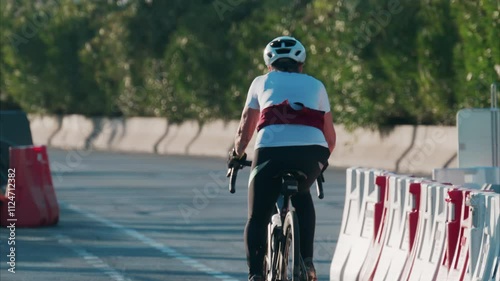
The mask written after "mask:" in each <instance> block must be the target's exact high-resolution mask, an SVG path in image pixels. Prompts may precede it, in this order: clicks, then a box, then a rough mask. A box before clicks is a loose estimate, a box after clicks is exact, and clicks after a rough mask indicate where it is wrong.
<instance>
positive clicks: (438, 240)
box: [330, 168, 500, 281]
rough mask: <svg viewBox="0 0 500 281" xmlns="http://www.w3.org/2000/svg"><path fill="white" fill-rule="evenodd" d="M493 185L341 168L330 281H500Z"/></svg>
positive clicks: (498, 198) (499, 210)
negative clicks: (344, 172)
mask: <svg viewBox="0 0 500 281" xmlns="http://www.w3.org/2000/svg"><path fill="white" fill-rule="evenodd" d="M377 173H378V175H377ZM349 178H350V180H349ZM374 181H375V184H374ZM495 187H497V186H493V187H490V190H474V189H465V188H462V187H458V186H452V185H450V184H443V183H438V182H434V181H429V180H425V179H417V178H414V177H407V176H399V175H395V174H390V173H385V172H382V171H377V172H375V173H374V170H369V169H356V168H353V169H350V170H348V184H347V190H348V191H347V193H346V194H347V196H346V205H345V206H344V217H343V222H342V230H341V234H340V237H339V242H338V244H337V245H338V246H337V250H336V252H335V254H334V258H333V261H332V265H331V276H330V280H339V281H343V280H356V281H393V280H394V281H500V272H499V271H500V268H499V267H500V265H499V263H500V194H497V193H495V192H494V191H496V190H497V189H495ZM375 191H377V192H375ZM351 219H352V221H350V220H351ZM339 244H340V245H339Z"/></svg>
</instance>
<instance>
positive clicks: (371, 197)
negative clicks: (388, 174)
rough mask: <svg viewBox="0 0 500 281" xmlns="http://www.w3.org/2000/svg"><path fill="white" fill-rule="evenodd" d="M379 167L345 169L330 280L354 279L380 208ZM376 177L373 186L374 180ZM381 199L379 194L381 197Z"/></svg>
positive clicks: (376, 223) (374, 231)
mask: <svg viewBox="0 0 500 281" xmlns="http://www.w3.org/2000/svg"><path fill="white" fill-rule="evenodd" d="M383 173H384V171H382V170H373V169H363V168H349V169H347V171H346V177H347V178H346V196H345V203H344V213H343V217H342V226H341V229H340V234H339V239H338V241H337V247H336V249H335V253H334V255H333V259H332V263H331V267H330V280H331V281H351V280H352V281H355V280H357V278H358V274H359V271H360V269H361V265H362V261H363V259H364V258H365V256H366V253H367V252H368V247H369V245H370V241H371V240H372V239H373V238H374V237H375V235H374V233H376V231H377V230H378V227H379V221H378V219H379V218H378V217H376V212H377V210H380V209H381V206H380V204H381V203H382V202H381V200H380V198H381V193H382V194H383V193H384V192H385V177H382V176H381V175H382V174H383ZM377 179H378V180H379V182H378V184H379V185H381V187H378V185H376V180H377ZM382 198H383V197H382Z"/></svg>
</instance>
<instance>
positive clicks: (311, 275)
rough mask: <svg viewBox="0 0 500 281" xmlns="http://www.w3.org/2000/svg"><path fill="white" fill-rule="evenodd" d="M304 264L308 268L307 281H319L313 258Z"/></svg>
mask: <svg viewBox="0 0 500 281" xmlns="http://www.w3.org/2000/svg"><path fill="white" fill-rule="evenodd" d="M304 264H305V266H306V274H307V281H318V277H317V275H316V269H315V268H314V264H313V262H312V259H311V258H308V259H305V260H304Z"/></svg>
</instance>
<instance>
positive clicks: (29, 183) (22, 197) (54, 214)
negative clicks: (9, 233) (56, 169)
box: [1, 146, 59, 227]
mask: <svg viewBox="0 0 500 281" xmlns="http://www.w3.org/2000/svg"><path fill="white" fill-rule="evenodd" d="M9 166H10V168H11V169H13V170H14V171H15V177H14V180H15V181H14V184H13V185H10V186H9V185H8V186H7V190H6V194H5V196H6V197H7V198H12V197H15V200H14V202H15V206H13V207H14V208H12V209H10V210H9V214H7V215H8V216H9V218H15V219H17V221H16V227H36V226H43V225H53V224H56V223H57V222H58V221H59V205H58V203H57V198H56V194H55V191H54V187H53V184H52V177H51V175H50V167H49V161H48V157H47V150H46V147H45V146H22V147H11V148H10V165H9ZM11 211H12V212H13V213H14V215H15V216H14V217H12V216H10V212H11ZM1 224H2V226H5V225H7V221H6V220H4V217H3V215H2V221H1Z"/></svg>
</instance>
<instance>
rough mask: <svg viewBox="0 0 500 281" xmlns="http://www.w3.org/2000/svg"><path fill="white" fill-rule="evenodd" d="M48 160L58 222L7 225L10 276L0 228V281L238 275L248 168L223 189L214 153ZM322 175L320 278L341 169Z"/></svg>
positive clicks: (242, 268)
mask: <svg viewBox="0 0 500 281" xmlns="http://www.w3.org/2000/svg"><path fill="white" fill-rule="evenodd" d="M49 158H50V162H51V169H52V177H53V182H54V186H55V190H56V194H57V198H58V201H59V205H60V221H59V223H58V225H57V226H53V227H43V228H17V229H16V230H15V241H16V244H15V259H16V263H15V273H11V272H9V271H8V269H9V268H11V266H10V265H9V264H8V263H7V261H8V257H7V255H8V254H9V252H10V251H9V250H10V249H9V248H10V247H11V246H9V245H7V243H8V240H7V239H8V237H9V235H10V234H11V233H10V231H8V230H7V229H5V228H3V229H1V232H0V237H1V245H0V254H1V256H0V261H1V265H0V280H2V281H3V280H12V281H40V280H43V281H44V280H50V281H57V280H62V281H68V280H71V281H89V280H95V281H101V280H102V281H105V280H106V281H108V280H114V281H120V280H134V281H150V280H151V281H153V280H175V281H177V280H186V281H210V280H214V281H215V280H225V281H229V280H242V281H244V280H247V265H246V259H245V251H244V245H243V229H244V225H245V220H246V215H247V209H246V208H247V201H246V200H247V187H246V186H247V181H248V173H249V169H248V168H245V169H244V170H243V171H241V172H240V174H239V177H238V182H237V187H236V193H235V194H230V193H229V192H228V190H227V179H226V178H225V160H224V159H220V158H202V157H186V156H160V155H151V154H123V153H111V152H100V151H87V152H83V151H74V150H73V151H63V150H49ZM325 178H326V181H327V182H326V183H325V186H324V187H325V199H323V200H319V199H317V198H316V197H315V204H316V213H317V229H316V239H315V241H316V242H315V257H314V260H315V264H316V268H317V271H318V274H319V278H320V279H319V280H328V275H329V268H330V261H331V258H332V255H333V252H334V249H335V245H336V241H337V237H338V233H339V227H340V224H341V219H342V211H343V205H344V194H345V190H344V189H345V169H334V168H330V169H329V170H328V171H327V172H326V173H325ZM314 192H315V191H314ZM20 204H21V205H18V206H17V207H18V208H22V202H21V203H20Z"/></svg>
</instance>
